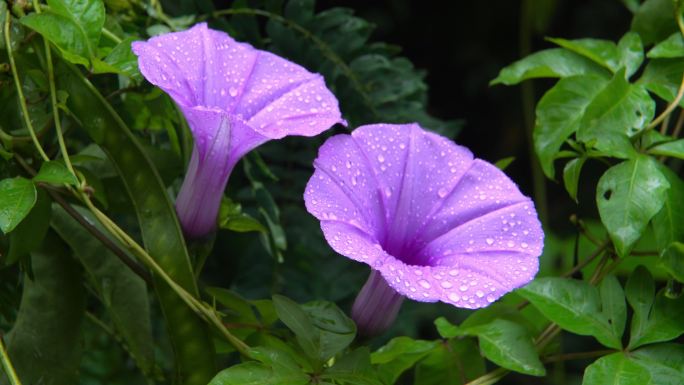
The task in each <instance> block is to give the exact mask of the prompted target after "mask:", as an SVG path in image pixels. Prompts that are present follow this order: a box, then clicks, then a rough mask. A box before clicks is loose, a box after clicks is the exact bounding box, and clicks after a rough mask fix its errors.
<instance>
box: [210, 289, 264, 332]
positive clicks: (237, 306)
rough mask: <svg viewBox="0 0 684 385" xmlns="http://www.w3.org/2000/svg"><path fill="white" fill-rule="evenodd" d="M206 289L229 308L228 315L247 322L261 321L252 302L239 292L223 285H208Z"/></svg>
mask: <svg viewBox="0 0 684 385" xmlns="http://www.w3.org/2000/svg"><path fill="white" fill-rule="evenodd" d="M204 291H206V292H207V294H209V295H210V296H211V297H212V298H213V299H214V300H216V301H217V302H218V303H220V304H221V305H223V306H225V307H227V308H228V316H232V315H234V316H235V317H234V318H235V319H236V320H240V321H242V322H246V323H259V320H258V319H257V317H256V315H255V314H254V310H253V308H252V304H250V303H249V301H248V300H246V299H244V298H242V297H241V296H240V295H239V294H237V293H235V292H233V291H231V290H228V289H224V288H221V287H207V288H205V289H204ZM231 318H233V317H231Z"/></svg>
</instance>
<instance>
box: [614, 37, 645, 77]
mask: <svg viewBox="0 0 684 385" xmlns="http://www.w3.org/2000/svg"><path fill="white" fill-rule="evenodd" d="M617 49H618V56H619V58H620V66H619V67H618V68H625V70H626V73H625V75H626V76H627V78H629V77H631V76H632V75H633V74H634V73H635V72H636V71H637V70H638V69H639V67H641V63H643V62H644V45H643V44H642V43H641V38H640V37H639V34H637V33H634V32H627V33H626V34H625V35H624V36H623V37H622V38H621V39H620V41H619V42H618V45H617Z"/></svg>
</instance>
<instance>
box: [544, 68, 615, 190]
mask: <svg viewBox="0 0 684 385" xmlns="http://www.w3.org/2000/svg"><path fill="white" fill-rule="evenodd" d="M605 84H606V80H605V79H604V78H602V77H600V76H596V75H584V76H573V77H569V78H565V79H561V80H560V81H559V82H558V83H557V84H556V85H555V86H554V87H553V88H551V89H550V90H549V91H547V92H546V94H544V96H543V97H542V98H541V100H540V101H539V103H538V104H537V119H536V124H535V126H534V133H533V138H534V149H535V151H536V152H537V155H538V156H539V161H540V163H541V165H542V169H543V170H544V173H545V174H546V175H547V176H548V177H549V178H553V177H554V175H555V169H554V167H553V161H554V160H555V157H556V155H557V154H558V151H559V150H560V148H561V146H562V145H563V143H564V142H565V140H566V139H567V138H568V137H569V136H570V135H572V134H573V133H575V132H576V131H577V130H578V129H579V128H580V123H581V121H582V117H583V116H584V113H585V111H586V109H587V107H588V106H589V104H590V103H591V101H592V100H593V99H594V97H595V96H596V95H597V94H599V93H600V92H601V90H603V87H604V86H605Z"/></svg>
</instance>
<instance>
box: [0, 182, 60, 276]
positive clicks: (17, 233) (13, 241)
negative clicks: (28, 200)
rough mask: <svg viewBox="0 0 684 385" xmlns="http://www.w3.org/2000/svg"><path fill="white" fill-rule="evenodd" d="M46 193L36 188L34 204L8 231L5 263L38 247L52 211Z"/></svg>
mask: <svg viewBox="0 0 684 385" xmlns="http://www.w3.org/2000/svg"><path fill="white" fill-rule="evenodd" d="M50 202H51V201H50V198H49V197H48V195H47V193H46V192H45V191H42V190H38V195H37V199H36V204H35V205H34V206H33V208H32V209H31V212H29V214H28V215H27V216H26V218H25V219H24V220H23V221H22V222H21V223H20V224H19V225H18V226H17V227H16V228H15V229H14V231H12V232H11V233H10V236H9V238H10V247H9V252H8V253H7V260H6V261H5V263H6V264H7V265H11V264H13V263H14V262H16V261H18V260H19V258H21V257H23V256H25V255H27V254H29V253H31V252H33V251H36V250H38V249H39V248H40V246H41V244H42V242H43V238H45V234H46V233H47V230H48V227H50V215H51V213H52V210H51V206H50Z"/></svg>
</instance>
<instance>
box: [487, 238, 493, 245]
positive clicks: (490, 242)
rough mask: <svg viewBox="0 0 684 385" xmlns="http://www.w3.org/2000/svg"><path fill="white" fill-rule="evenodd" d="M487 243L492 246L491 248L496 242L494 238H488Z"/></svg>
mask: <svg viewBox="0 0 684 385" xmlns="http://www.w3.org/2000/svg"><path fill="white" fill-rule="evenodd" d="M485 242H487V244H488V245H490V246H491V245H492V244H494V240H493V239H492V238H487V239H485Z"/></svg>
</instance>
